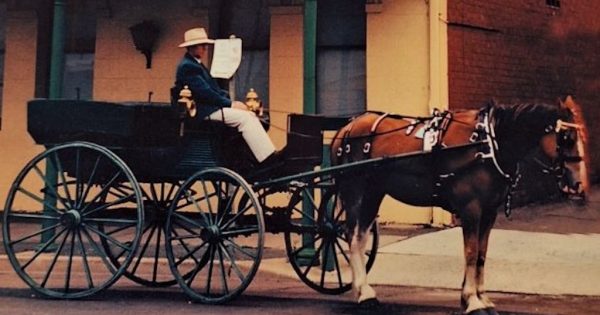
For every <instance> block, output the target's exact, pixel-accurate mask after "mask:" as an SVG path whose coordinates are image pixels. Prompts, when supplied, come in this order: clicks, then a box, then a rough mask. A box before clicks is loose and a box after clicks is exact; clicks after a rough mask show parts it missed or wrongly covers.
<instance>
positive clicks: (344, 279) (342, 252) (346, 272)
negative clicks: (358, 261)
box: [285, 186, 379, 294]
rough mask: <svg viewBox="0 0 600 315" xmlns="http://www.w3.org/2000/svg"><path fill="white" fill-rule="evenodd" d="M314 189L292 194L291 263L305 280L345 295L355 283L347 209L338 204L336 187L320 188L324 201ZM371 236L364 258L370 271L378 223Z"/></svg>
mask: <svg viewBox="0 0 600 315" xmlns="http://www.w3.org/2000/svg"><path fill="white" fill-rule="evenodd" d="M313 191H314V189H313V188H310V187H306V188H299V189H298V190H297V191H296V192H295V193H294V194H293V195H292V198H291V200H290V204H289V207H288V218H289V227H288V231H286V232H285V248H286V251H287V254H288V258H289V261H290V264H291V265H292V267H293V268H294V271H295V272H296V274H298V276H299V277H300V279H301V280H302V281H303V282H304V283H306V284H307V285H308V286H309V287H311V288H312V289H314V290H316V291H318V292H321V293H325V294H341V293H344V292H346V291H348V290H350V289H351V286H352V270H351V268H350V256H349V243H348V240H347V239H346V236H345V220H346V218H345V211H344V210H343V209H342V207H340V206H338V199H337V192H336V191H335V189H334V187H333V186H330V187H321V189H317V191H320V192H321V196H320V201H317V199H318V196H317V197H315V196H314V195H315V194H314V193H313ZM368 236H369V241H368V243H367V251H366V253H365V259H364V260H365V261H366V270H367V272H368V271H369V270H370V269H371V267H372V266H373V263H374V262H375V256H376V255H377V246H378V242H379V234H378V231H377V223H375V224H373V227H372V228H371V231H370V234H369V235H368Z"/></svg>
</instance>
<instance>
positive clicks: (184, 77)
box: [175, 53, 231, 119]
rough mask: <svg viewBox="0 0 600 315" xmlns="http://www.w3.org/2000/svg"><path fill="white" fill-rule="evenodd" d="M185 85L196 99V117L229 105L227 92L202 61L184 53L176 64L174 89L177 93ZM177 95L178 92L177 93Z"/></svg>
mask: <svg viewBox="0 0 600 315" xmlns="http://www.w3.org/2000/svg"><path fill="white" fill-rule="evenodd" d="M185 85H187V86H188V88H189V89H190V90H191V91H192V98H193V99H194V101H196V105H197V110H198V116H197V117H198V118H200V119H203V118H204V117H206V116H208V115H210V114H212V113H213V112H215V111H217V110H219V109H220V108H222V107H231V100H230V99H229V94H228V93H227V92H226V91H225V90H223V89H221V88H220V87H219V85H218V84H217V81H216V80H215V79H214V78H213V77H212V76H211V75H210V72H209V71H208V69H206V67H204V65H203V64H202V63H199V62H198V61H197V60H196V59H195V58H194V57H192V56H191V55H190V54H188V53H186V54H185V55H184V56H183V59H182V60H181V62H180V63H179V65H178V66H177V72H176V74H175V90H176V91H177V93H179V91H181V89H182V88H183V87H184V86H185ZM177 95H178V94H177Z"/></svg>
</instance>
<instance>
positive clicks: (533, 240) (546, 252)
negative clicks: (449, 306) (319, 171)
mask: <svg viewBox="0 0 600 315" xmlns="http://www.w3.org/2000/svg"><path fill="white" fill-rule="evenodd" d="M273 241H274V240H273ZM268 243H271V242H268ZM381 243H382V244H381V246H380V247H379V251H378V253H377V258H376V260H375V265H374V266H373V268H372V269H371V271H370V273H369V283H370V284H375V285H377V284H380V285H402V286H417V287H430V288H450V289H460V286H461V283H462V277H463V272H464V257H463V246H462V231H461V228H460V227H458V228H451V229H446V230H441V231H437V232H432V233H428V234H423V235H419V236H415V237H412V238H408V239H404V238H403V237H399V236H393V235H382V236H381ZM274 246H276V245H274ZM260 269H261V271H262V272H269V273H275V274H279V275H285V276H289V277H294V278H297V276H296V274H295V273H294V271H293V270H292V268H291V267H290V266H289V263H288V262H287V260H286V259H285V258H270V259H263V261H262V262H261V266H260ZM485 271H486V288H487V290H489V291H495V292H511V293H528V294H551V295H558V294H567V295H583V296H600V285H599V284H600V234H552V233H539V232H522V231H511V230H501V229H495V230H493V231H492V234H491V239H490V247H489V252H488V260H487V263H486V270H485ZM259 276H260V275H259Z"/></svg>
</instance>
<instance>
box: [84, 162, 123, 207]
mask: <svg viewBox="0 0 600 315" xmlns="http://www.w3.org/2000/svg"><path fill="white" fill-rule="evenodd" d="M119 176H121V170H119V171H118V172H117V173H116V174H115V175H114V176H113V177H112V178H111V179H110V180H109V181H108V183H106V184H105V185H104V187H102V189H101V190H100V191H99V192H98V193H97V194H96V195H95V196H94V198H92V200H91V201H90V202H89V203H88V204H87V205H86V206H85V207H83V209H81V210H80V212H81V213H82V214H84V213H86V211H87V207H89V205H91V204H93V203H94V202H96V201H97V200H98V199H100V198H102V197H103V196H106V194H107V193H108V191H109V190H110V188H111V187H112V185H113V183H114V182H115V181H116V180H117V179H118V178H119Z"/></svg>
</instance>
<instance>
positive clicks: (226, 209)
mask: <svg viewBox="0 0 600 315" xmlns="http://www.w3.org/2000/svg"><path fill="white" fill-rule="evenodd" d="M227 191H229V187H227ZM239 191H240V186H236V187H235V191H233V193H232V194H231V196H230V197H229V198H228V199H229V200H228V201H227V205H225V209H223V212H222V214H221V216H220V217H218V218H217V225H219V226H220V225H221V223H223V219H224V218H225V217H226V214H227V213H230V212H231V211H230V210H231V206H232V204H233V199H234V197H235V196H236V195H237V194H238V192H239Z"/></svg>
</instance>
